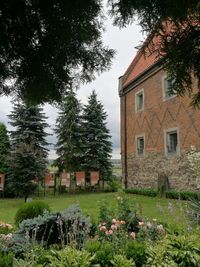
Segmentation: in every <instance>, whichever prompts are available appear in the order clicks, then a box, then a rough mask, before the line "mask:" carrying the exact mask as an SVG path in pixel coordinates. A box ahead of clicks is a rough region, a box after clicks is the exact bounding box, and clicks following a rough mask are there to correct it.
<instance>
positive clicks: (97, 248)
mask: <svg viewBox="0 0 200 267" xmlns="http://www.w3.org/2000/svg"><path fill="white" fill-rule="evenodd" d="M85 249H86V250H87V251H89V252H90V253H91V254H92V255H95V258H94V260H93V263H94V264H100V266H104V267H110V262H111V260H112V259H113V255H114V246H113V244H112V243H111V242H107V241H105V242H101V241H98V240H89V241H88V242H87V243H86V246H85Z"/></svg>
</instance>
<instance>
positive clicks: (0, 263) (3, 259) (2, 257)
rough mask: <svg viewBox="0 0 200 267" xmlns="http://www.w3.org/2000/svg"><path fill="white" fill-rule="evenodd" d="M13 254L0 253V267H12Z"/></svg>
mask: <svg viewBox="0 0 200 267" xmlns="http://www.w3.org/2000/svg"><path fill="white" fill-rule="evenodd" d="M13 258H14V256H13V254H12V253H5V252H1V251H0V267H12V266H13Z"/></svg>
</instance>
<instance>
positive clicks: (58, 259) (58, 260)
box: [48, 247, 95, 267]
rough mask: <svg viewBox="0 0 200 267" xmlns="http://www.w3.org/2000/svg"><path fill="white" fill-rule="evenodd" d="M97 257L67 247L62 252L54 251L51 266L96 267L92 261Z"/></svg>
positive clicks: (50, 257) (50, 258)
mask: <svg viewBox="0 0 200 267" xmlns="http://www.w3.org/2000/svg"><path fill="white" fill-rule="evenodd" d="M94 258H95V256H94V255H93V256H91V255H90V253H88V252H87V251H85V250H84V249H82V250H76V249H75V248H72V247H66V248H65V249H63V250H60V251H52V255H50V256H49V261H50V263H49V265H48V266H52V267H61V266H63V267H64V266H65V267H80V266H81V267H90V266H94V265H93V264H92V261H93V260H94Z"/></svg>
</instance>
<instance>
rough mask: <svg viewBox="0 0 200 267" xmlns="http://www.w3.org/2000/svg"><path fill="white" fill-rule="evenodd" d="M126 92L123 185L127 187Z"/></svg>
mask: <svg viewBox="0 0 200 267" xmlns="http://www.w3.org/2000/svg"><path fill="white" fill-rule="evenodd" d="M126 114H127V112H126V94H125V95H124V176H125V177H124V186H125V188H128V171H127V169H128V168H127V167H128V166H127V165H128V164H127V117H126Z"/></svg>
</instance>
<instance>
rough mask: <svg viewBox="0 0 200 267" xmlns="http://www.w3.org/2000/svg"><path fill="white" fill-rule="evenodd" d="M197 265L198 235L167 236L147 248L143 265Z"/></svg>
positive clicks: (198, 259) (150, 266) (194, 266)
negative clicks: (145, 260)
mask: <svg viewBox="0 0 200 267" xmlns="http://www.w3.org/2000/svg"><path fill="white" fill-rule="evenodd" d="M152 266H155V267H168V266H170V267H178V266H181V267H199V266H200V242H199V237H198V236H184V235H183V236H169V237H168V238H166V239H164V240H162V241H160V242H159V243H158V244H156V245H155V244H154V245H152V246H149V247H148V249H147V262H146V264H144V267H152Z"/></svg>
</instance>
